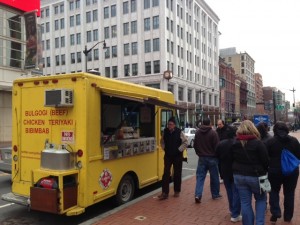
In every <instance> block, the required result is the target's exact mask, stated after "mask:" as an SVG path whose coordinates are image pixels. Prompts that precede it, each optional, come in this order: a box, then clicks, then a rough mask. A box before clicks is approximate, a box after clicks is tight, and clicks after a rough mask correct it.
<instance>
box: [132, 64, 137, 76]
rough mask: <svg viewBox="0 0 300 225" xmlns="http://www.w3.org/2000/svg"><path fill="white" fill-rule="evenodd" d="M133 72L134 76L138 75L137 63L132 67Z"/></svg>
mask: <svg viewBox="0 0 300 225" xmlns="http://www.w3.org/2000/svg"><path fill="white" fill-rule="evenodd" d="M131 71H132V76H137V75H138V64H137V63H133V64H132V65H131Z"/></svg>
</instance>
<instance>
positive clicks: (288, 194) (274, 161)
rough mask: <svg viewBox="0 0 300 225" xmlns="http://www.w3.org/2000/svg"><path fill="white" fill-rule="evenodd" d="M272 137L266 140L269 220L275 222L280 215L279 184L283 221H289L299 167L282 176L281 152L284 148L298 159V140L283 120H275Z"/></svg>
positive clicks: (299, 157) (299, 151) (299, 148)
mask: <svg viewBox="0 0 300 225" xmlns="http://www.w3.org/2000/svg"><path fill="white" fill-rule="evenodd" d="M273 131H274V137H272V138H271V139H270V140H268V141H267V142H266V146H267V149H268V154H269V157H270V165H269V180H270V183H271V188H272V190H271V192H270V195H269V201H270V211H271V214H272V216H271V218H270V220H271V222H276V221H277V219H278V218H280V217H281V215H282V214H281V209H280V204H279V202H280V198H279V193H280V189H281V186H282V187H283V196H284V202H283V207H284V212H283V218H284V221H286V222H290V221H291V220H292V218H293V215H294V201H295V189H296V185H297V182H298V177H299V169H296V170H295V171H294V172H293V173H292V174H290V175H288V176H284V175H283V174H282V172H281V153H282V150H283V149H284V148H285V149H287V150H289V151H290V152H291V153H293V154H294V155H295V156H296V157H297V158H298V159H300V144H299V141H298V140H297V139H296V138H295V137H292V136H290V135H289V134H288V133H289V129H288V127H287V125H286V124H285V123H284V122H281V121H279V122H277V123H276V124H275V125H274V128H273Z"/></svg>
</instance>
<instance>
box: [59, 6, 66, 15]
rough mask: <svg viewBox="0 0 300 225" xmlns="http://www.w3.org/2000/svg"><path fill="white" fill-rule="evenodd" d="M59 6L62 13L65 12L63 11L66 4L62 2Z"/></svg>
mask: <svg viewBox="0 0 300 225" xmlns="http://www.w3.org/2000/svg"><path fill="white" fill-rule="evenodd" d="M59 8H60V13H63V12H64V11H65V6H64V4H61V5H60V6H59Z"/></svg>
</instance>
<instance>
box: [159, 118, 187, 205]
mask: <svg viewBox="0 0 300 225" xmlns="http://www.w3.org/2000/svg"><path fill="white" fill-rule="evenodd" d="M161 145H162V147H163V149H164V150H165V156H164V174H163V177H162V193H161V195H159V196H158V198H159V199H160V200H164V199H167V198H168V196H169V183H170V175H171V167H172V165H173V169H174V174H173V176H174V178H173V180H174V197H179V193H180V191H181V174H182V160H183V150H184V149H186V148H187V146H188V141H187V138H186V137H185V135H184V133H183V132H182V131H181V130H180V129H179V128H178V127H176V121H175V118H174V117H171V118H170V119H169V120H168V127H167V128H165V129H164V133H163V137H162V140H161Z"/></svg>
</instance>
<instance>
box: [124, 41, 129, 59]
mask: <svg viewBox="0 0 300 225" xmlns="http://www.w3.org/2000/svg"><path fill="white" fill-rule="evenodd" d="M126 55H129V44H128V43H127V44H124V56H126Z"/></svg>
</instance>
